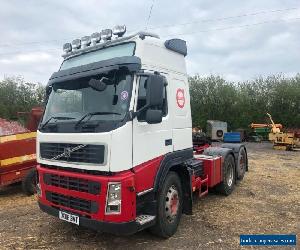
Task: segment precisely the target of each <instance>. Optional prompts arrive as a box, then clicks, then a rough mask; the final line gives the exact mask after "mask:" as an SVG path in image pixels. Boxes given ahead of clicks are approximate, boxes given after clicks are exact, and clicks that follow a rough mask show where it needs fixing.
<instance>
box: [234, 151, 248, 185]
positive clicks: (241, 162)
mask: <svg viewBox="0 0 300 250" xmlns="http://www.w3.org/2000/svg"><path fill="white" fill-rule="evenodd" d="M246 168H247V154H246V150H245V148H243V147H242V148H240V151H239V154H238V159H237V166H236V172H237V179H238V180H243V178H244V176H245V172H246Z"/></svg>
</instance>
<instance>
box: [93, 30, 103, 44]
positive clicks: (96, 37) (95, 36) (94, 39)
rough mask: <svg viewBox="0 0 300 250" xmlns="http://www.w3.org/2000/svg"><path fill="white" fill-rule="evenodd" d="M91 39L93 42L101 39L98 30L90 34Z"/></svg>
mask: <svg viewBox="0 0 300 250" xmlns="http://www.w3.org/2000/svg"><path fill="white" fill-rule="evenodd" d="M91 40H92V43H93V44H96V43H99V42H100V40H101V34H100V33H99V32H95V33H93V34H92V35H91Z"/></svg>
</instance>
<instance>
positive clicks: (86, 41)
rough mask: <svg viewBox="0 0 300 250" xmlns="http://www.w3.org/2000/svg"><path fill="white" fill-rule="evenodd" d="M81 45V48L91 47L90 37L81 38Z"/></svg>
mask: <svg viewBox="0 0 300 250" xmlns="http://www.w3.org/2000/svg"><path fill="white" fill-rule="evenodd" d="M81 44H82V47H83V48H85V47H88V46H90V45H91V37H90V36H84V37H82V38H81Z"/></svg>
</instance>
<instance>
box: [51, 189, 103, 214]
mask: <svg viewBox="0 0 300 250" xmlns="http://www.w3.org/2000/svg"><path fill="white" fill-rule="evenodd" d="M46 199H47V200H48V201H50V202H52V203H53V204H55V205H59V206H64V207H68V208H71V209H75V210H78V211H82V212H86V213H90V214H91V213H96V212H97V211H98V204H97V203H96V202H94V201H88V200H84V199H80V198H75V197H72V196H66V195H63V194H58V193H53V192H49V191H46Z"/></svg>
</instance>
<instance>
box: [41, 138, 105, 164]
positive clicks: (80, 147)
mask: <svg viewBox="0 0 300 250" xmlns="http://www.w3.org/2000/svg"><path fill="white" fill-rule="evenodd" d="M104 152H105V146H104V145H91V144H88V145H85V144H70V143H40V155H41V158H43V159H49V160H57V161H67V162H75V163H91V164H103V163H104Z"/></svg>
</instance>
